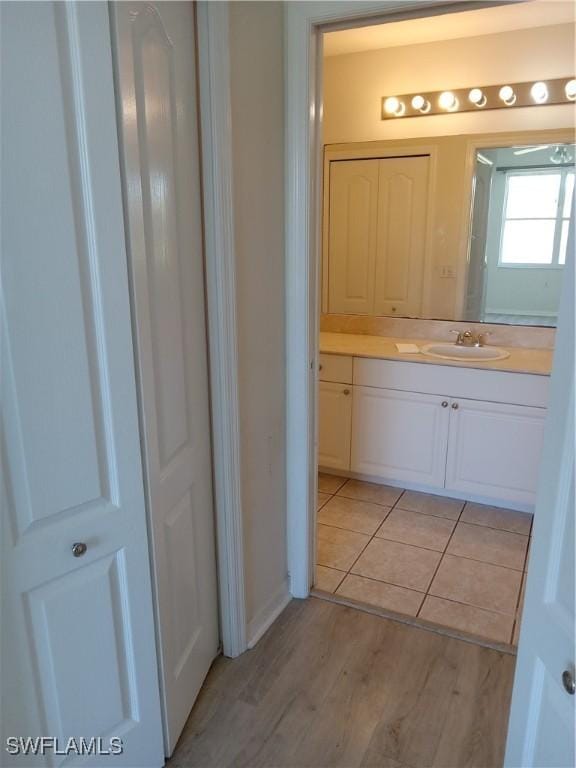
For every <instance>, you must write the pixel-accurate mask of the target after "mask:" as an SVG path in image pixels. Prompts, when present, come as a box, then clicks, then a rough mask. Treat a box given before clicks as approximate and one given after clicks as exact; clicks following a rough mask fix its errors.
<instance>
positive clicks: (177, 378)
mask: <svg viewBox="0 0 576 768" xmlns="http://www.w3.org/2000/svg"><path fill="white" fill-rule="evenodd" d="M114 18H115V24H114V29H115V39H116V46H117V53H118V67H117V79H118V87H119V93H120V100H121V110H122V137H123V166H124V175H125V200H126V211H127V225H128V229H129V233H130V264H131V275H132V282H133V310H134V317H135V332H136V339H137V359H138V369H139V378H140V411H141V422H142V425H143V431H144V436H145V455H144V464H145V475H146V486H147V497H148V507H149V514H150V519H151V527H152V537H153V555H154V563H155V576H156V598H157V615H158V619H159V622H158V623H159V627H158V636H159V643H160V659H161V668H162V691H163V705H164V726H165V744H166V754H170V753H171V752H172V750H173V749H174V746H175V745H176V741H177V739H178V736H179V735H180V732H181V730H182V727H183V726H184V723H185V722H186V719H187V717H188V715H189V713H190V710H191V708H192V705H193V703H194V700H195V698H196V695H197V693H198V691H199V689H200V687H201V685H202V682H203V681H204V678H205V676H206V674H207V672H208V669H209V667H210V664H211V663H212V660H213V659H214V657H215V655H216V653H217V650H218V606H217V586H216V560H215V540H214V522H213V500H212V465H211V445H210V418H209V396H208V369H207V352H206V328H205V305H204V272H203V250H202V248H203V244H202V218H201V189H200V164H199V148H198V128H197V119H198V116H197V112H196V81H195V78H196V61H195V40H194V34H195V32H194V30H195V19H194V8H193V4H192V3H161V4H158V5H154V4H151V3H138V2H136V3H129V4H126V3H120V4H118V5H116V6H115V17H114Z"/></svg>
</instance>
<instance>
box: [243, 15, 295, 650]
mask: <svg viewBox="0 0 576 768" xmlns="http://www.w3.org/2000/svg"><path fill="white" fill-rule="evenodd" d="M230 44H231V50H230V57H231V62H230V63H231V75H232V83H231V85H232V111H231V117H232V131H233V161H234V167H233V172H234V217H235V244H236V252H237V265H236V268H237V281H238V296H237V302H238V344H239V369H240V370H239V375H240V411H241V464H242V504H243V510H244V523H245V525H244V536H245V559H246V592H247V594H246V599H247V611H248V622H249V639H250V635H251V634H253V632H255V631H257V630H258V628H259V626H260V624H261V622H263V621H265V620H266V618H267V617H268V616H269V615H270V613H271V611H273V609H274V607H275V605H276V604H277V602H278V600H280V599H281V597H282V596H284V595H285V594H286V593H287V564H286V474H285V461H286V456H285V446H286V429H285V383H284V381H285V367H286V362H285V360H286V358H285V349H284V105H283V100H284V89H283V8H282V4H281V3H276V2H266V3H259V2H233V3H230Z"/></svg>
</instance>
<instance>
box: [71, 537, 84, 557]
mask: <svg viewBox="0 0 576 768" xmlns="http://www.w3.org/2000/svg"><path fill="white" fill-rule="evenodd" d="M87 549H88V547H87V546H86V544H84V542H83V541H77V542H76V543H75V544H72V554H73V555H74V557H82V555H85V554H86V550H87Z"/></svg>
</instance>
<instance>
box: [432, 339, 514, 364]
mask: <svg viewBox="0 0 576 768" xmlns="http://www.w3.org/2000/svg"><path fill="white" fill-rule="evenodd" d="M420 351H421V352H422V353H423V354H424V355H429V356H430V357H439V358H441V359H442V360H476V361H480V362H482V361H483V360H485V361H488V360H504V359H505V358H507V357H510V353H509V352H506V350H505V349H501V348H500V347H487V346H486V347H460V346H457V345H456V344H442V343H440V344H426V345H425V346H423V347H421V349H420Z"/></svg>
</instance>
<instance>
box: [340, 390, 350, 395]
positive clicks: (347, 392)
mask: <svg viewBox="0 0 576 768" xmlns="http://www.w3.org/2000/svg"><path fill="white" fill-rule="evenodd" d="M342 394H344V395H349V394H350V390H349V389H343V390H342Z"/></svg>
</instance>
